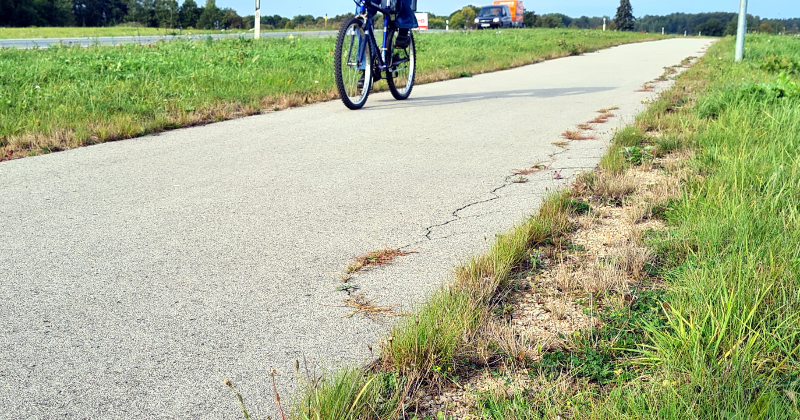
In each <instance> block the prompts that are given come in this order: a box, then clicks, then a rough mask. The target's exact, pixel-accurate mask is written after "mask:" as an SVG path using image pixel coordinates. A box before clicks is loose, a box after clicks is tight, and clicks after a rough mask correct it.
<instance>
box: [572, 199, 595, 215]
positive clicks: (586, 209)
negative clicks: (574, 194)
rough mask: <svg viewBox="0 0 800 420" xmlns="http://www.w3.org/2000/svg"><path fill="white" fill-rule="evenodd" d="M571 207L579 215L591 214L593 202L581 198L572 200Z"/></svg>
mask: <svg viewBox="0 0 800 420" xmlns="http://www.w3.org/2000/svg"><path fill="white" fill-rule="evenodd" d="M569 208H570V210H572V212H573V213H575V214H578V215H584V214H589V213H590V212H591V211H592V206H591V204H589V203H587V202H585V201H580V200H570V201H569Z"/></svg>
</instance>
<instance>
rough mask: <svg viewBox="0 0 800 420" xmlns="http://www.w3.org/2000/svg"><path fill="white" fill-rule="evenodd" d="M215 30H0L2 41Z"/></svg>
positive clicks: (133, 27)
mask: <svg viewBox="0 0 800 420" xmlns="http://www.w3.org/2000/svg"><path fill="white" fill-rule="evenodd" d="M236 32H247V31H245V30H233V31H226V32H224V33H236ZM218 33H222V32H220V31H215V30H205V29H187V30H180V29H167V28H143V27H136V26H112V27H103V28H87V27H56V28H0V39H31V38H99V37H112V36H154V35H167V36H169V35H199V34H218Z"/></svg>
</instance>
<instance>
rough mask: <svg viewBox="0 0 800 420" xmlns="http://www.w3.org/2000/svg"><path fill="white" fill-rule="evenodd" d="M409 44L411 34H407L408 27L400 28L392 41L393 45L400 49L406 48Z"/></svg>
mask: <svg viewBox="0 0 800 420" xmlns="http://www.w3.org/2000/svg"><path fill="white" fill-rule="evenodd" d="M409 45H411V35H409V33H408V29H401V30H400V33H399V34H397V39H396V40H395V41H394V47H395V48H400V49H402V48H408V46H409Z"/></svg>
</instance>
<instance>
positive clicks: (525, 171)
mask: <svg viewBox="0 0 800 420" xmlns="http://www.w3.org/2000/svg"><path fill="white" fill-rule="evenodd" d="M549 167H550V165H544V164H541V163H537V164H535V165H533V166H531V167H530V168H527V169H514V170H512V171H511V174H512V175H530V174H535V173H539V172H542V171H543V170H545V169H547V168H549Z"/></svg>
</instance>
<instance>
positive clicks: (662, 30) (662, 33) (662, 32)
mask: <svg viewBox="0 0 800 420" xmlns="http://www.w3.org/2000/svg"><path fill="white" fill-rule="evenodd" d="M661 35H664V27H663V26H662V27H661Z"/></svg>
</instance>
